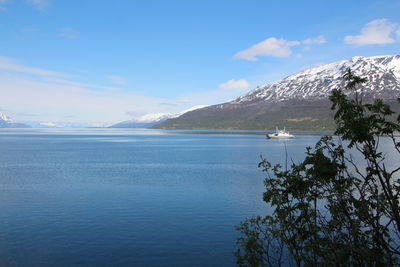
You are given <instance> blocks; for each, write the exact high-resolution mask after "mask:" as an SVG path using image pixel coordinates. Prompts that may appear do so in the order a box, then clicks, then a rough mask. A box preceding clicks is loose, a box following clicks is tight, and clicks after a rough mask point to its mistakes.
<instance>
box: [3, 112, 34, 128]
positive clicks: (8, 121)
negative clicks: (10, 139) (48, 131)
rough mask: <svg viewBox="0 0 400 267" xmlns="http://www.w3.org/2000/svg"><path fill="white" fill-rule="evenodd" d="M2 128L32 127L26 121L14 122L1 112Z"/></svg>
mask: <svg viewBox="0 0 400 267" xmlns="http://www.w3.org/2000/svg"><path fill="white" fill-rule="evenodd" d="M0 128H30V126H29V125H27V124H24V123H17V122H13V120H12V119H11V118H10V117H8V116H6V115H4V114H3V113H0Z"/></svg>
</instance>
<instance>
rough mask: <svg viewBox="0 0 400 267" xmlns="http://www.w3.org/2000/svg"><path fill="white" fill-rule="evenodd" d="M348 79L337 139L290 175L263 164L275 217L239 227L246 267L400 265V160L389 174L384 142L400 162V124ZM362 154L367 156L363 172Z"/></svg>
mask: <svg viewBox="0 0 400 267" xmlns="http://www.w3.org/2000/svg"><path fill="white" fill-rule="evenodd" d="M344 79H345V81H346V86H345V92H343V91H342V90H340V89H336V90H334V91H333V92H332V93H331V96H330V97H329V98H330V100H331V102H332V109H333V110H335V111H336V113H335V116H334V120H335V122H336V125H337V128H336V131H335V136H334V137H328V136H325V137H322V138H321V139H320V140H319V141H318V142H317V143H316V145H315V147H314V148H310V147H308V148H307V149H306V157H305V159H304V161H302V162H300V163H297V164H296V163H294V162H292V163H291V166H290V168H289V169H287V168H283V167H282V166H281V165H279V164H278V165H274V166H273V165H272V164H271V163H270V162H269V161H268V160H266V159H265V158H261V162H260V163H259V167H261V168H262V170H263V172H265V173H266V176H267V177H266V178H265V181H264V183H265V186H266V191H265V193H264V195H263V199H264V201H265V202H266V203H267V204H269V205H270V206H271V207H272V208H273V213H272V214H271V215H268V216H264V217H262V216H258V217H253V218H250V219H247V220H245V221H244V222H241V224H240V226H238V227H237V229H238V230H239V231H240V232H241V236H240V237H239V238H238V239H237V244H238V245H239V247H240V249H238V250H237V252H235V255H236V259H237V263H238V265H240V266H282V265H284V266H286V265H296V266H320V265H322V266H353V265H356V266H394V265H398V264H399V258H400V246H399V245H400V205H399V197H400V175H399V171H400V166H399V163H400V160H397V161H396V164H397V166H394V167H393V166H388V164H387V159H386V157H385V156H386V154H385V153H384V152H383V151H381V150H380V141H381V139H382V138H386V139H388V140H390V142H391V144H392V147H393V150H394V151H395V153H396V156H399V154H400V142H398V141H397V140H396V137H395V134H396V132H397V133H398V132H399V131H400V116H398V117H397V118H394V112H393V111H392V110H391V108H390V106H389V105H387V104H385V103H384V102H383V101H382V100H380V99H376V100H374V101H373V102H372V103H364V102H363V93H362V84H363V83H365V82H366V79H364V78H361V77H359V76H356V75H354V74H353V73H352V71H351V70H350V69H348V70H347V72H346V74H345V76H344ZM346 93H347V94H346ZM398 102H399V103H400V98H399V99H398ZM354 153H359V154H360V155H361V156H362V158H363V159H364V160H363V162H362V164H358V163H357V162H356V161H355V158H354V157H353V156H352V154H354ZM398 159H400V157H399V158H398ZM390 167H391V168H390Z"/></svg>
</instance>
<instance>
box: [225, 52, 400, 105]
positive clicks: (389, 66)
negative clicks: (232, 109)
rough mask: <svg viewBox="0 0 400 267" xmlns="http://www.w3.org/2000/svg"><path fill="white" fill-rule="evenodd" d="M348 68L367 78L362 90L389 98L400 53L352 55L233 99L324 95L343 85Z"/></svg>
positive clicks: (396, 88) (399, 73)
mask: <svg viewBox="0 0 400 267" xmlns="http://www.w3.org/2000/svg"><path fill="white" fill-rule="evenodd" d="M348 68H351V70H352V71H353V72H354V73H355V74H356V75H359V76H362V77H365V78H367V79H368V82H367V83H366V84H365V85H364V86H363V90H364V93H373V95H374V96H375V97H379V98H387V97H389V98H390V97H392V96H393V94H395V93H397V94H398V93H399V92H400V55H395V56H375V57H353V58H351V59H349V60H343V61H339V62H334V63H331V64H326V65H322V66H317V67H313V68H310V69H307V70H304V71H302V72H299V73H296V74H294V75H291V76H288V77H286V78H284V79H283V80H281V81H279V82H275V83H270V84H265V85H261V86H258V87H257V88H255V89H254V90H252V91H250V92H249V93H247V94H245V95H243V96H240V97H239V98H237V99H236V100H234V101H232V103H237V104H240V103H246V102H252V101H260V100H262V101H285V100H290V99H297V100H299V99H321V98H326V97H327V96H329V94H330V92H331V91H332V89H334V88H342V87H343V83H344V80H343V75H344V74H345V72H346V70H347V69H348Z"/></svg>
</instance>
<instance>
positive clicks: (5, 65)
mask: <svg viewBox="0 0 400 267" xmlns="http://www.w3.org/2000/svg"><path fill="white" fill-rule="evenodd" d="M0 69H2V70H6V71H16V72H22V73H27V74H34V75H41V76H59V77H61V76H65V74H63V73H60V72H56V71H51V70H45V69H41V68H34V67H28V66H23V65H21V64H18V63H17V62H16V61H14V60H13V59H10V58H8V57H2V56H0Z"/></svg>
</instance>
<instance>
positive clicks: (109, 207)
mask: <svg viewBox="0 0 400 267" xmlns="http://www.w3.org/2000/svg"><path fill="white" fill-rule="evenodd" d="M318 139H319V137H316V136H298V137H297V138H295V139H294V140H289V141H285V142H283V141H279V140H266V139H265V137H264V136H256V135H221V134H216V135H201V134H200V135H197V134H190V132H189V134H171V133H170V132H166V131H151V130H118V129H113V130H111V129H102V130H90V129H86V130H11V129H2V130H0V265H1V266H21V265H24V266H55V265H57V266H73V265H90V266H104V265H108V266H109V265H114V266H233V265H234V264H235V258H234V256H233V254H232V252H233V251H234V250H235V249H236V245H235V239H236V237H237V236H238V232H236V231H235V230H234V226H235V225H238V224H239V222H240V221H241V220H243V219H244V218H246V217H249V216H252V215H259V214H265V213H267V212H268V208H267V207H266V205H265V204H263V202H262V192H263V183H262V182H263V173H262V172H261V170H259V169H258V168H257V164H258V162H259V159H260V158H259V156H260V154H263V155H264V156H267V157H269V158H270V159H271V160H273V161H274V162H283V160H284V157H285V150H284V144H285V143H286V146H287V149H288V152H289V154H290V156H291V157H292V158H294V159H300V158H302V157H303V155H304V151H305V150H304V148H305V147H306V146H312V144H314V143H315V142H316V141H317V140H318Z"/></svg>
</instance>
